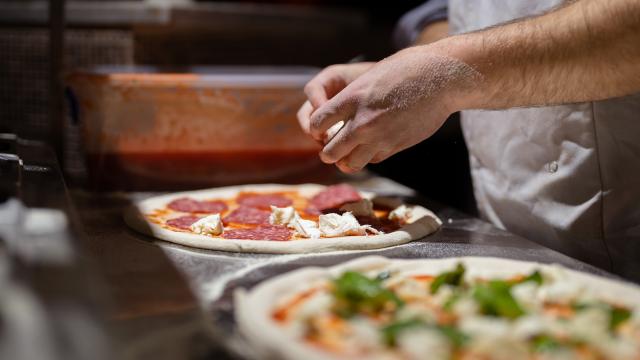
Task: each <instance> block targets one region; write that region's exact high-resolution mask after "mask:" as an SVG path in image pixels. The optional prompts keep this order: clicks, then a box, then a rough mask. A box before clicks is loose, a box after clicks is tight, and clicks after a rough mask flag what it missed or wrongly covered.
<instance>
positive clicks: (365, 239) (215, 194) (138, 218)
mask: <svg viewBox="0 0 640 360" xmlns="http://www.w3.org/2000/svg"><path fill="white" fill-rule="evenodd" d="M324 188H325V186H322V185H316V184H302V185H277V184H260V185H240V186H228V187H221V188H215V189H207V190H198V191H186V192H180V193H172V194H169V195H163V196H156V197H152V198H149V199H146V200H143V201H140V202H138V203H137V204H135V205H133V206H131V207H130V208H128V209H127V210H126V211H125V213H124V220H125V223H126V224H127V225H129V226H130V227H131V228H133V229H134V230H136V231H139V232H141V233H143V234H146V235H149V236H152V237H155V238H158V239H162V240H166V241H170V242H173V243H176V244H180V245H186V246H191V247H196V248H201V249H209V250H222V251H235V252H252V253H273V254H290V253H308V252H326V251H338V250H372V249H380V248H385V247H389V246H394V245H400V244H404V243H407V242H410V241H412V240H417V239H420V238H423V237H425V236H427V235H429V234H432V233H433V232H435V231H436V230H438V228H440V225H441V224H442V222H441V221H440V219H438V217H437V216H436V215H435V214H433V213H432V212H431V211H429V210H427V209H425V208H424V207H422V206H417V205H412V209H413V213H412V217H411V219H409V221H408V222H409V223H408V224H406V225H404V226H403V227H401V228H400V229H398V230H396V231H394V232H391V233H387V234H382V235H368V236H344V237H335V238H320V239H303V240H291V241H269V240H246V239H244V240H243V239H220V238H213V237H210V236H207V235H199V234H190V233H185V232H178V231H171V230H168V229H165V228H163V227H162V226H160V225H158V224H155V223H152V222H150V221H147V220H146V219H145V217H144V215H143V214H148V213H151V212H152V211H153V210H155V209H159V208H164V207H165V206H166V205H167V204H168V203H169V202H171V201H172V200H175V199H177V198H181V197H185V196H187V197H191V198H194V199H196V200H201V199H213V198H221V199H224V198H233V197H235V196H236V195H237V194H238V193H240V192H243V191H246V192H278V191H298V193H299V194H300V195H302V196H304V197H311V196H313V195H315V194H316V193H317V192H319V191H321V190H322V189H324ZM360 194H361V195H362V196H363V197H366V198H370V199H371V198H373V197H374V194H372V193H367V192H363V191H360Z"/></svg>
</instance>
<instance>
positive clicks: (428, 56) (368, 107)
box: [303, 46, 480, 172]
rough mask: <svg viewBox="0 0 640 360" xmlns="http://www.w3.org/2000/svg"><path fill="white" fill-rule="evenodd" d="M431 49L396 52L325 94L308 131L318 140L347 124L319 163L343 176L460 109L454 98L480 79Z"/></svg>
mask: <svg viewBox="0 0 640 360" xmlns="http://www.w3.org/2000/svg"><path fill="white" fill-rule="evenodd" d="M434 49H436V48H435V47H431V46H420V47H413V48H409V49H405V50H403V51H400V52H398V53H396V54H394V55H392V56H390V57H388V58H387V59H385V60H383V61H381V62H379V63H377V64H375V65H374V66H372V67H371V69H369V70H368V71H367V72H365V73H364V74H362V75H360V76H359V77H357V79H355V80H353V82H351V83H350V84H348V85H347V86H346V87H344V89H342V91H340V92H339V93H338V94H336V95H335V96H333V97H331V96H329V97H328V98H329V100H327V101H325V102H324V103H323V104H322V105H321V106H320V107H319V108H318V109H317V110H316V111H315V112H313V114H311V117H310V121H309V128H308V131H309V132H310V134H311V135H312V136H313V137H314V138H315V139H316V140H322V139H323V136H324V134H325V133H326V131H327V130H328V129H329V128H330V127H331V126H332V125H334V124H336V123H338V122H340V121H345V123H344V126H343V127H342V129H341V130H340V131H339V132H338V133H337V135H335V136H334V137H333V138H332V139H331V140H330V141H329V142H328V143H327V144H326V146H325V147H324V149H323V150H322V151H321V153H320V158H321V159H322V161H324V162H326V163H330V164H331V163H335V164H336V165H337V166H338V167H339V168H340V170H342V171H344V172H355V171H359V170H360V169H362V168H363V167H364V166H365V165H366V164H367V163H370V162H372V163H377V162H380V161H382V160H384V159H386V158H388V157H390V156H391V155H393V154H395V153H397V152H399V151H401V150H404V149H406V148H408V147H410V146H413V145H415V144H417V143H419V142H420V141H422V140H424V139H426V138H428V137H430V136H431V135H432V134H433V133H434V132H435V131H436V130H438V128H440V126H442V124H443V123H444V121H445V120H446V119H447V117H448V116H449V115H450V114H451V113H453V112H454V111H457V110H459V108H460V106H461V103H459V102H458V99H462V98H463V97H464V95H465V94H466V93H467V90H468V89H470V88H472V87H474V86H475V84H476V83H477V82H478V81H479V79H480V75H479V74H478V73H477V72H476V71H475V70H474V69H473V68H471V67H469V66H468V65H466V64H464V63H462V62H460V61H458V60H456V59H454V58H450V57H447V56H442V55H439V54H438V52H437V51H435V50H434ZM336 88H338V86H336V87H333V88H331V90H332V91H327V92H325V93H329V94H332V93H333V92H334V91H335V89H336ZM310 99H311V98H310ZM310 101H311V100H310ZM314 102H315V100H314ZM303 128H304V127H303Z"/></svg>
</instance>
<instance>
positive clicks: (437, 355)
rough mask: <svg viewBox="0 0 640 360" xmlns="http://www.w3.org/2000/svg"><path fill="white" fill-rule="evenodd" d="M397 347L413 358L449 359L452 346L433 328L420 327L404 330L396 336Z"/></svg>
mask: <svg viewBox="0 0 640 360" xmlns="http://www.w3.org/2000/svg"><path fill="white" fill-rule="evenodd" d="M398 348H399V349H400V350H402V352H403V354H406V355H407V357H408V358H409V359H411V360H413V359H425V358H428V359H434V360H440V359H442V360H445V359H451V355H452V346H451V343H450V342H449V340H448V339H447V338H446V337H444V335H442V333H440V332H438V331H437V330H434V329H428V328H421V329H417V330H414V331H404V332H401V333H400V336H399V338H398Z"/></svg>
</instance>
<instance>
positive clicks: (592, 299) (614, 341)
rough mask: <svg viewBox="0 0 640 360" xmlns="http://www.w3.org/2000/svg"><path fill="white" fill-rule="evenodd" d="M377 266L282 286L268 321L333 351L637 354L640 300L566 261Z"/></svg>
mask: <svg viewBox="0 0 640 360" xmlns="http://www.w3.org/2000/svg"><path fill="white" fill-rule="evenodd" d="M507 267H508V266H507ZM370 268H371V269H369V270H368V269H366V267H364V269H362V270H346V271H341V272H339V273H335V272H334V273H332V275H330V276H324V277H317V276H316V277H314V278H313V279H314V280H313V281H309V282H307V285H305V287H304V288H303V289H301V290H299V291H297V292H296V293H293V294H286V295H285V294H281V295H280V299H279V300H278V301H276V302H275V304H274V305H273V306H272V307H271V308H270V309H271V310H269V314H268V316H269V317H270V319H271V320H270V321H271V322H273V323H275V324H277V327H278V328H279V329H280V330H281V331H282V332H283V333H284V334H286V336H287V337H288V338H290V339H294V341H296V342H298V343H301V344H304V346H305V347H307V348H308V349H311V350H313V351H314V352H315V354H316V355H317V354H320V355H324V357H326V358H366V359H640V308H639V307H640V304H638V303H635V304H634V303H633V301H631V303H630V302H629V300H630V299H628V298H627V299H611V298H610V297H608V296H607V295H610V294H607V289H606V286H605V287H600V286H594V287H591V288H590V287H589V282H588V281H586V282H585V281H576V279H574V278H572V277H571V276H569V274H568V272H567V270H565V269H563V268H561V267H559V266H542V265H540V266H539V267H534V268H530V269H529V270H528V271H526V272H521V273H514V272H512V271H511V272H510V271H504V270H505V268H504V267H503V269H502V271H501V270H500V266H495V267H494V268H493V269H487V268H476V269H469V268H468V267H467V265H464V264H463V263H462V262H460V263H457V264H452V265H451V266H450V267H449V268H448V269H444V270H441V271H438V272H435V273H434V272H431V271H424V269H425V267H422V268H421V269H422V270H420V271H411V270H409V271H395V270H393V269H391V270H389V269H381V268H379V267H370ZM470 270H471V271H470ZM487 270H490V271H487ZM599 281H603V280H599ZM633 290H634V291H635V292H636V298H635V299H636V300H637V299H638V297H637V293H638V289H636V288H634V289H633ZM624 300H627V302H625V301H624ZM316 358H320V357H316Z"/></svg>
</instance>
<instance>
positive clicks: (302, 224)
mask: <svg viewBox="0 0 640 360" xmlns="http://www.w3.org/2000/svg"><path fill="white" fill-rule="evenodd" d="M269 223H270V224H271V225H284V226H286V227H288V228H289V229H292V230H295V232H296V234H298V235H299V236H301V237H305V238H311V239H317V238H319V237H320V235H321V234H320V230H319V229H318V224H316V222H315V221H311V220H305V219H302V218H300V215H298V212H297V211H296V210H295V209H294V208H293V207H292V206H288V207H284V208H279V207H276V206H271V215H269Z"/></svg>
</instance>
